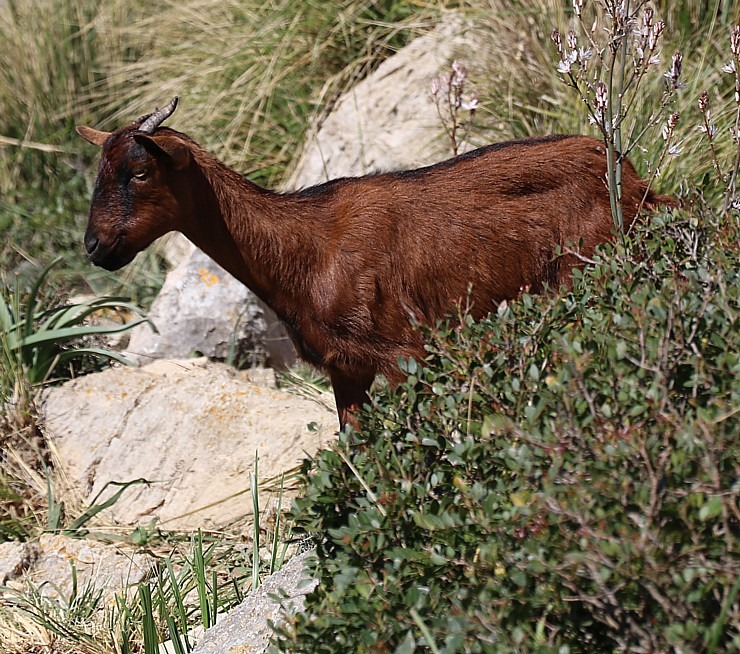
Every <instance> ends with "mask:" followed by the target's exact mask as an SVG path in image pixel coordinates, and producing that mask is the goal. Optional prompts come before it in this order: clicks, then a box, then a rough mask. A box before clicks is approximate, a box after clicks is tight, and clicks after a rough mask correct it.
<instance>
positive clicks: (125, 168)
mask: <svg viewBox="0 0 740 654" xmlns="http://www.w3.org/2000/svg"><path fill="white" fill-rule="evenodd" d="M176 107H177V98H176V97H175V98H173V99H172V102H170V103H169V105H167V106H166V107H165V108H164V109H161V110H157V111H155V112H154V113H152V114H149V115H147V116H142V117H141V118H139V119H137V120H136V121H134V122H133V123H132V124H131V125H127V126H125V127H122V128H120V129H118V130H116V131H115V132H102V131H100V130H97V129H93V128H92V127H84V126H82V127H78V128H77V133H78V134H79V135H80V136H82V138H84V139H85V140H86V141H88V142H90V143H92V144H93V145H97V146H98V147H100V148H101V149H102V155H101V159H100V166H99V169H98V177H97V180H96V181H95V189H94V191H93V197H92V203H91V205H90V217H89V220H88V224H87V231H86V232H85V248H86V249H87V254H88V257H89V258H90V261H92V262H93V263H94V264H96V265H98V266H102V267H103V268H106V269H107V270H117V269H118V268H121V267H122V266H125V265H126V264H127V263H129V262H130V261H131V260H132V259H133V258H134V257H135V256H136V254H137V253H139V252H140V251H141V250H143V249H144V248H146V247H147V246H148V245H149V244H150V243H152V241H154V240H155V239H157V238H159V237H160V236H163V235H164V234H166V233H167V232H169V231H172V230H174V229H178V228H180V225H179V223H178V219H179V216H180V214H181V211H180V207H179V205H180V202H181V198H180V195H182V193H181V189H182V187H183V184H182V183H180V184H178V183H176V175H177V174H179V173H180V172H181V171H183V170H184V169H185V168H187V167H188V165H189V164H190V160H191V153H190V149H189V148H188V144H187V141H186V140H185V139H184V138H183V135H181V134H179V133H178V132H175V131H174V130H171V129H168V128H166V127H163V128H160V125H161V124H162V123H163V122H164V120H165V119H166V118H168V117H169V116H170V115H172V112H174V110H175V108H176Z"/></svg>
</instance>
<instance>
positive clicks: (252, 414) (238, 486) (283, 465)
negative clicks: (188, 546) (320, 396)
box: [42, 360, 337, 529]
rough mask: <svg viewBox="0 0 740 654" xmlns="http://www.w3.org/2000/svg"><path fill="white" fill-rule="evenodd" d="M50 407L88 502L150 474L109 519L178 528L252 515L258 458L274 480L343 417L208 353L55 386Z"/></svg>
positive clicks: (65, 464) (53, 429)
mask: <svg viewBox="0 0 740 654" xmlns="http://www.w3.org/2000/svg"><path fill="white" fill-rule="evenodd" d="M42 413H43V419H44V422H45V425H46V433H47V437H48V438H49V439H50V440H51V442H52V443H53V444H54V446H55V447H56V450H57V452H58V455H59V459H60V465H61V466H62V468H63V471H64V475H63V476H64V477H66V478H67V479H68V480H69V481H70V482H71V483H72V484H73V486H74V489H75V490H76V491H77V493H78V494H79V495H81V496H82V497H83V498H84V500H85V501H87V502H88V503H89V502H91V501H92V500H93V499H94V498H95V497H96V496H97V495H98V493H99V492H100V491H103V489H104V487H105V486H106V484H108V482H111V481H118V482H126V481H131V480H134V479H146V480H148V481H149V482H151V483H150V484H149V485H136V486H131V487H129V488H128V489H127V490H126V491H125V492H124V495H123V496H122V498H121V499H120V500H119V501H118V502H117V503H116V504H114V505H113V506H112V507H111V508H110V509H107V510H106V512H105V513H103V514H102V515H103V516H104V517H105V519H106V520H113V521H115V522H117V523H121V524H126V525H134V524H142V523H143V524H147V523H149V522H150V521H152V520H154V519H156V520H157V521H158V523H159V524H162V526H163V527H164V528H167V529H196V528H199V527H202V528H213V527H221V526H224V525H226V524H227V523H228V522H230V521H231V520H234V519H236V518H238V517H240V516H242V515H244V514H245V513H249V512H250V510H251V499H250V496H249V491H248V489H249V484H250V481H249V474H250V472H254V469H255V455H257V456H259V471H258V480H259V481H260V482H261V483H262V485H263V486H264V485H265V482H266V481H267V480H269V479H271V478H274V477H278V476H279V475H280V474H281V473H282V472H285V471H288V470H290V469H292V468H294V467H295V466H297V465H299V464H300V463H301V461H302V459H303V457H304V456H305V455H306V453H308V454H311V453H313V452H315V451H316V450H318V449H319V448H320V447H322V446H323V445H325V444H326V443H327V442H328V441H329V440H331V439H332V438H333V435H334V430H335V429H336V421H337V419H336V414H335V413H334V412H333V411H331V410H329V409H328V408H327V407H326V406H321V405H319V404H317V403H315V402H313V401H309V400H305V399H302V398H299V397H295V396H292V395H289V394H287V393H284V392H281V391H278V390H275V389H271V388H264V387H260V386H257V385H255V384H252V383H248V382H245V381H242V380H241V379H238V378H236V377H235V376H234V374H233V372H231V371H230V370H229V369H228V368H227V367H226V366H221V365H214V364H211V365H207V364H206V363H205V361H204V360H201V362H200V365H199V364H198V362H197V361H196V362H192V361H191V362H181V363H180V362H170V363H166V362H164V361H162V362H157V363H154V364H151V365H149V366H146V367H144V368H141V369H132V368H112V369H109V370H106V371H104V372H101V373H97V374H93V375H87V376H85V377H81V378H79V379H76V380H73V381H71V382H68V383H66V384H64V385H62V386H58V387H54V388H49V389H48V390H47V391H46V392H45V393H44V395H43V398H42ZM309 423H315V428H313V427H312V429H309V427H308V425H309ZM117 490H118V488H117V487H109V488H108V489H106V490H105V491H104V492H103V494H102V495H101V496H100V498H99V499H98V500H97V503H100V502H102V501H103V500H104V499H105V498H107V497H109V496H110V495H112V494H113V493H114V492H115V491H117ZM266 501H267V498H263V500H262V502H261V504H262V505H263V506H264V505H265V503H266ZM214 503H217V504H215V505H213V504H214ZM211 505H213V506H211Z"/></svg>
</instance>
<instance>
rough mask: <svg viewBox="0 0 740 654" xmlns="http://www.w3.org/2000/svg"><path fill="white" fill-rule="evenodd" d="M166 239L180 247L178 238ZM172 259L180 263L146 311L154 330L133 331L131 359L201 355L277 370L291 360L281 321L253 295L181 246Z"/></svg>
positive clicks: (193, 250)
mask: <svg viewBox="0 0 740 654" xmlns="http://www.w3.org/2000/svg"><path fill="white" fill-rule="evenodd" d="M170 241H171V242H172V243H176V244H177V243H179V244H180V245H182V239H171V240H170ZM186 243H187V242H186ZM172 256H174V257H176V258H180V259H181V261H180V263H179V264H178V265H177V266H176V267H175V268H174V269H173V270H172V271H170V272H169V273H168V275H167V277H166V279H165V282H164V285H163V286H162V289H161V290H160V292H159V294H158V295H157V298H156V299H155V300H154V303H153V304H152V307H151V309H150V311H149V313H148V316H149V319H150V320H151V321H152V323H153V324H154V326H155V327H156V331H154V330H152V328H151V327H150V326H149V325H148V324H141V325H139V326H138V327H135V328H134V329H133V330H132V331H131V338H130V340H129V343H128V346H127V348H126V353H127V355H128V356H129V357H131V358H133V359H137V360H139V361H141V362H143V363H146V362H148V361H151V360H153V359H162V358H173V357H174V358H183V357H188V356H193V355H203V356H207V357H209V358H212V359H218V360H229V361H231V362H233V363H235V364H239V365H240V366H249V365H264V364H266V363H267V364H270V365H275V366H277V367H285V366H290V365H291V364H292V363H293V362H294V361H295V354H294V350H293V346H292V344H291V343H290V340H289V338H288V336H287V335H286V333H285V331H284V329H283V327H282V325H281V324H280V322H279V320H278V319H277V317H276V316H275V314H274V313H273V312H272V311H271V310H270V309H268V308H267V307H265V306H264V305H263V304H262V303H261V302H260V301H259V300H258V298H257V297H256V296H255V295H254V293H252V291H250V290H249V289H248V288H246V287H245V286H244V285H243V284H242V283H241V282H239V281H237V280H236V279H234V277H232V276H231V275H230V274H229V273H227V272H226V271H225V270H224V269H223V268H221V267H220V266H219V265H218V264H216V263H215V262H214V261H213V260H212V259H210V258H209V257H208V256H207V255H206V254H204V253H203V252H202V251H201V250H199V249H197V248H194V247H192V246H190V247H189V248H187V247H184V248H181V250H180V253H179V254H176V255H172Z"/></svg>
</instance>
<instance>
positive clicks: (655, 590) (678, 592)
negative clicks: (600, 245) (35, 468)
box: [279, 211, 740, 652]
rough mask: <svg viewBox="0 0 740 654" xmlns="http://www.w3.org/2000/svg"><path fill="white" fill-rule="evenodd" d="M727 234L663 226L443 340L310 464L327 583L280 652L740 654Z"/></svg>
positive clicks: (297, 512)
mask: <svg viewBox="0 0 740 654" xmlns="http://www.w3.org/2000/svg"><path fill="white" fill-rule="evenodd" d="M697 222H699V223H700V224H701V227H699V228H697ZM738 236H740V233H739V231H738V227H737V225H734V226H730V227H728V226H727V225H726V224H722V223H718V222H717V221H716V220H714V219H713V218H712V214H711V213H704V212H702V211H697V212H696V213H694V214H693V216H692V218H689V217H686V216H685V215H677V216H674V217H670V216H659V217H656V218H655V219H653V220H652V221H650V222H649V223H648V224H647V225H644V226H641V227H640V228H639V229H637V230H636V231H635V233H634V235H633V236H632V237H631V238H629V239H628V240H627V241H626V242H625V244H624V245H620V246H618V247H617V248H616V249H614V250H605V251H604V252H602V254H600V255H599V257H598V259H597V260H596V262H595V263H594V265H593V266H590V267H589V268H587V269H586V270H585V272H584V273H583V274H582V275H579V276H578V278H577V279H576V282H575V284H574V288H573V289H572V291H570V292H567V293H564V294H561V295H557V296H551V297H531V296H528V295H524V296H523V297H522V298H521V300H520V301H518V302H515V303H510V304H504V305H501V306H500V308H499V311H498V312H497V314H496V315H493V316H491V317H490V318H489V319H488V320H483V321H481V322H479V323H473V322H472V321H471V320H469V319H468V318H467V317H466V316H465V315H464V314H463V315H461V316H460V318H459V319H458V320H456V321H454V322H451V323H449V324H446V325H440V326H439V327H438V329H437V330H435V332H434V333H433V334H431V335H430V336H431V344H430V346H429V352H430V355H429V357H428V358H427V359H426V360H425V361H423V362H416V361H413V360H412V361H408V362H406V363H405V364H404V366H405V369H406V371H407V372H408V381H407V383H406V384H404V385H403V386H402V387H401V388H400V389H399V390H398V391H397V392H395V393H392V392H389V391H387V390H385V391H383V392H379V393H376V395H375V396H374V402H373V406H372V407H371V409H370V410H368V411H367V413H366V415H365V419H364V422H363V429H362V430H361V432H359V433H349V434H347V433H345V434H342V435H341V437H340V440H339V443H338V444H337V445H336V447H334V448H332V449H331V450H328V451H324V452H321V453H320V454H319V455H317V456H316V457H315V459H314V460H312V461H310V462H307V463H306V466H305V470H304V479H305V484H306V492H305V497H304V498H303V499H300V500H298V501H297V502H296V503H295V507H294V517H295V519H296V522H297V527H298V528H300V529H303V530H304V531H305V532H306V533H307V534H310V535H312V536H314V538H315V542H316V547H317V559H316V563H315V571H316V573H317V574H318V576H319V578H320V579H321V584H320V585H319V586H318V587H317V590H316V591H315V592H314V594H313V595H312V596H311V598H310V600H309V603H308V606H307V611H306V614H305V615H301V616H299V617H298V618H297V620H296V621H295V623H294V624H293V625H292V627H291V628H290V629H287V630H285V631H283V632H282V635H283V640H281V641H280V643H279V650H280V651H285V652H333V651H337V649H342V650H346V649H352V651H356V652H370V651H388V652H414V651H432V652H462V651H465V652H535V651H536V652H616V651H629V652H641V651H642V652H648V651H653V652H673V651H675V652H681V651H683V652H687V651H691V652H700V651H709V652H730V651H735V650H736V648H737V647H738V646H739V645H740V630H739V629H738V627H739V626H740V603H739V598H738V596H737V592H738V583H737V579H738V572H740V570H738V561H737V557H736V554H737V546H738V543H737V534H738V533H740V532H739V530H738V528H739V527H740V513H739V512H738V500H739V499H740V497H739V494H740V488H739V487H738V484H737V480H738V473H739V472H740V466H739V464H738V461H740V439H739V438H738V436H739V435H740V429H739V428H738V419H737V417H738V416H737V414H738V410H740V382H739V381H738V380H739V379H740V377H739V376H738V372H739V371H740V357H739V356H738V352H740V330H738V322H737V321H738V317H737V316H738V309H740V278H739V277H738V271H740V252H739V251H738V248H737V247H736V243H737V239H738Z"/></svg>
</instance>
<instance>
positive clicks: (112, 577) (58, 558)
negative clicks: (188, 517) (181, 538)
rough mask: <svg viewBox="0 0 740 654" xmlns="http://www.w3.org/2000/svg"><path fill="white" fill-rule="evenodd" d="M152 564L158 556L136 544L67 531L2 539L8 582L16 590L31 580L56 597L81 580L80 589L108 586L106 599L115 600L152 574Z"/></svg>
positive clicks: (0, 553) (0, 559)
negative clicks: (20, 540)
mask: <svg viewBox="0 0 740 654" xmlns="http://www.w3.org/2000/svg"><path fill="white" fill-rule="evenodd" d="M5 564H8V565H7V567H6V566H5ZM152 565H153V558H152V557H150V556H148V555H146V554H143V553H141V552H135V551H133V550H132V549H131V548H127V549H126V548H123V547H121V546H118V545H110V544H106V543H101V542H98V541H95V540H91V539H84V538H70V537H69V536H63V535H61V534H41V536H40V537H39V539H38V540H36V541H31V542H27V543H12V542H11V543H2V544H0V581H1V582H2V586H5V587H7V588H8V589H10V590H11V592H12V589H13V588H16V587H17V588H23V587H24V586H25V585H26V583H31V584H33V585H34V586H36V588H38V589H39V590H40V592H41V593H42V594H43V595H45V596H47V597H50V598H53V599H63V600H66V599H68V598H69V597H70V596H71V595H72V589H73V586H75V584H76V587H77V588H78V589H84V588H92V589H94V590H95V591H100V592H102V594H103V596H102V599H103V602H104V603H108V604H111V603H113V601H114V597H115V595H116V593H121V592H125V591H126V589H127V588H130V587H132V586H135V585H136V584H137V583H139V582H140V581H142V580H143V579H145V578H146V577H148V576H149V574H150V573H151V570H152ZM0 597H2V591H0Z"/></svg>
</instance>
